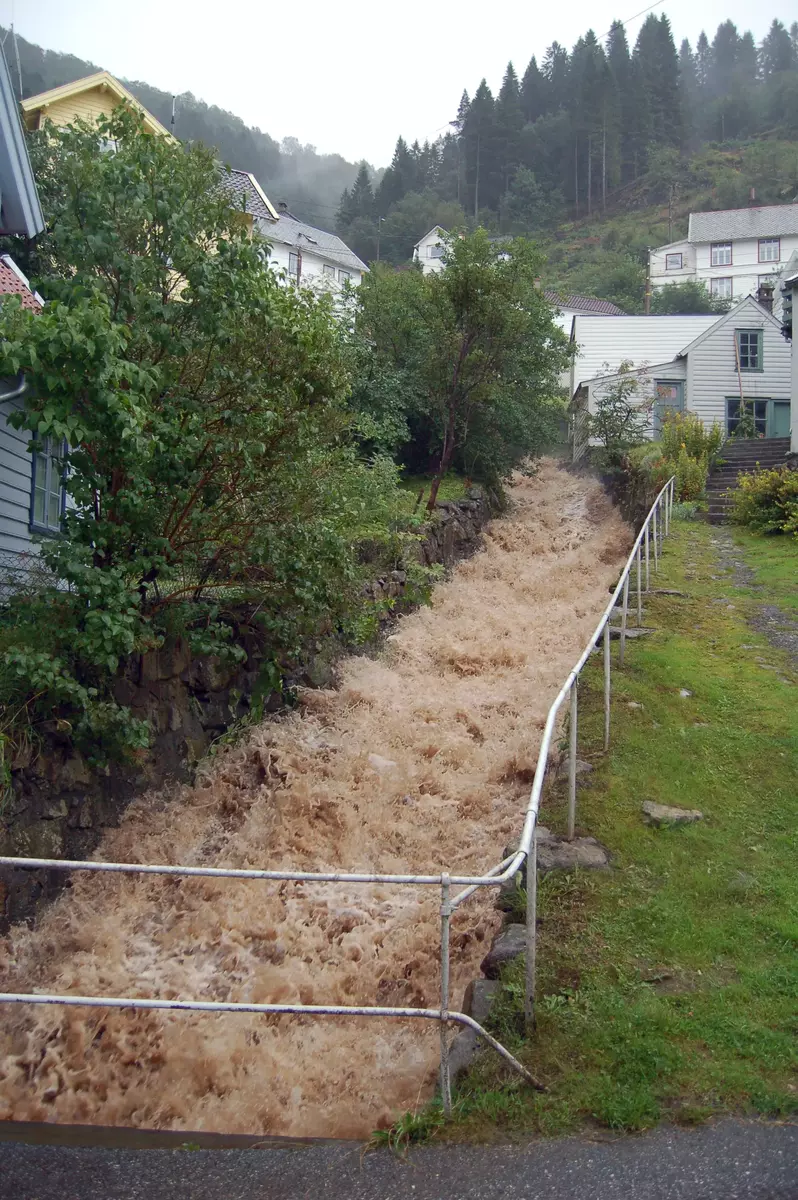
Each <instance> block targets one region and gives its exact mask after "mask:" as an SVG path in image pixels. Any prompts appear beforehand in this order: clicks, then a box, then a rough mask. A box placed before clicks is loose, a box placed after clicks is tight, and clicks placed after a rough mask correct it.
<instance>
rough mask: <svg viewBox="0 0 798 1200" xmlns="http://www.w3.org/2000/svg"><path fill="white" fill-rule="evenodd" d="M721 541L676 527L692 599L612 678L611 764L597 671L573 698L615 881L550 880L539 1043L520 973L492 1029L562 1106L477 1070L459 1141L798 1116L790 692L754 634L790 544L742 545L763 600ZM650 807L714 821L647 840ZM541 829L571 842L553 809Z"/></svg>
mask: <svg viewBox="0 0 798 1200" xmlns="http://www.w3.org/2000/svg"><path fill="white" fill-rule="evenodd" d="M713 536H715V535H714V533H713V531H712V530H711V529H710V528H709V527H707V526H705V525H701V524H693V523H682V522H677V523H676V524H675V533H674V536H673V538H672V539H671V541H670V542H669V543H668V549H667V552H666V555H665V563H664V568H663V571H662V573H661V574H660V576H659V579H658V583H659V584H660V586H671V587H677V588H683V589H684V590H685V591H687V592H688V593H689V598H688V599H679V598H675V597H674V598H671V597H651V599H650V601H649V602H648V604H647V617H646V618H644V620H645V619H647V620H648V622H649V623H650V624H651V625H653V626H654V627H655V628H656V630H657V632H656V633H655V634H654V635H653V636H652V637H650V638H649V639H647V640H646V641H644V642H638V643H634V644H630V646H629V647H628V650H627V653H628V665H627V668H626V669H625V670H624V671H623V673H620V672H616V674H615V685H614V695H613V714H612V716H613V742H612V748H611V753H610V755H609V756H607V757H606V758H605V756H604V755H603V753H602V750H601V722H602V714H601V703H602V699H601V674H600V667H599V665H594V666H593V667H592V668H591V669H590V670H589V671H588V673H587V676H586V677H585V679H584V682H583V685H582V692H581V697H580V705H581V707H582V716H581V720H580V753H581V754H582V755H583V756H584V757H586V758H588V759H590V760H592V762H593V763H594V764H595V771H594V773H593V775H592V776H591V786H590V787H589V788H584V789H582V791H581V794H580V798H579V814H578V822H579V825H580V826H581V832H583V833H591V834H594V835H595V836H597V837H598V838H600V839H601V840H602V841H603V842H605V843H606V845H607V846H608V847H609V848H610V849H611V850H612V853H613V855H614V867H615V869H614V870H613V871H612V872H611V873H608V874H606V875H592V876H591V875H587V874H583V875H581V876H571V877H564V878H563V877H560V878H551V877H550V878H549V879H547V880H546V881H544V883H543V886H542V896H541V910H542V917H543V920H542V926H541V930H540V948H539V956H538V962H539V964H540V974H539V989H538V1015H539V1019H538V1032H537V1036H536V1037H535V1038H534V1040H532V1041H529V1042H526V1043H524V1041H523V1040H522V1039H521V1038H520V1037H519V1036H518V1033H517V1032H516V1030H517V1028H518V1015H519V1011H520V1005H521V995H522V987H521V964H520V963H518V964H516V966H515V967H514V968H513V969H512V970H511V971H510V972H509V974H508V976H507V979H506V984H507V987H506V990H505V992H504V994H503V997H502V1001H501V1004H500V1006H499V1008H498V1011H497V1012H496V1013H495V1016H494V1018H493V1020H494V1028H495V1029H496V1030H497V1031H498V1032H499V1033H500V1034H501V1036H502V1037H503V1039H506V1041H507V1044H508V1045H510V1046H511V1047H512V1048H513V1049H515V1050H516V1051H518V1052H519V1053H520V1055H521V1057H522V1058H523V1059H524V1060H525V1061H527V1062H528V1063H530V1064H531V1065H532V1067H533V1068H534V1072H535V1074H537V1075H538V1076H539V1077H541V1076H542V1077H543V1078H544V1080H546V1082H547V1083H548V1084H549V1085H550V1091H549V1092H548V1094H546V1095H542V1096H538V1095H534V1094H532V1093H531V1092H530V1091H529V1090H528V1089H525V1088H522V1087H520V1086H519V1085H518V1083H516V1082H515V1081H514V1080H511V1079H508V1076H507V1074H506V1072H505V1071H504V1070H503V1069H502V1068H500V1067H499V1066H497V1060H496V1058H495V1057H494V1056H492V1055H489V1054H486V1055H484V1056H482V1058H481V1059H480V1060H479V1062H478V1065H477V1066H476V1067H475V1068H474V1070H473V1071H472V1073H471V1075H470V1077H469V1078H468V1079H467V1081H466V1082H465V1084H464V1085H463V1086H462V1088H461V1091H460V1099H459V1101H458V1105H457V1119H456V1121H455V1124H454V1126H452V1127H449V1134H448V1136H454V1137H458V1138H463V1137H469V1136H491V1135H493V1136H495V1135H497V1134H498V1135H500V1136H501V1135H502V1134H504V1133H506V1132H508V1131H512V1130H517V1131H519V1132H520V1131H524V1132H542V1133H556V1132H561V1131H564V1130H566V1129H569V1128H573V1127H575V1126H577V1125H579V1124H580V1123H582V1122H584V1121H585V1120H590V1119H591V1118H592V1119H594V1120H596V1121H598V1122H599V1123H600V1124H602V1125H606V1126H610V1127H612V1128H617V1129H639V1128H643V1127H645V1126H647V1125H650V1124H653V1123H654V1122H656V1121H657V1120H659V1119H660V1118H662V1117H663V1116H667V1115H670V1116H671V1117H672V1118H673V1119H676V1120H682V1121H689V1120H696V1119H700V1118H702V1117H704V1116H707V1115H710V1114H712V1113H715V1112H721V1111H731V1110H733V1111H739V1112H756V1113H764V1114H771V1115H775V1114H785V1113H788V1112H794V1111H796V1110H798V1070H797V1068H798V1043H796V1024H798V1020H797V1009H796V994H797V993H798V958H797V957H796V949H798V876H796V871H795V863H796V849H798V836H796V829H797V828H798V821H796V818H797V817H798V787H797V786H796V782H795V781H796V778H798V706H796V700H795V697H796V690H795V684H796V683H797V682H798V673H796V668H795V664H792V665H791V664H790V663H789V662H788V660H787V659H786V657H785V655H784V654H783V653H782V652H781V651H776V650H774V649H772V648H771V647H769V646H768V644H767V642H766V641H765V640H764V638H763V637H761V636H760V635H759V634H757V633H755V632H754V631H753V630H752V629H751V627H750V626H749V625H747V623H746V617H747V615H748V614H749V613H750V612H751V611H752V610H753V607H754V606H755V605H757V604H761V603H776V604H779V605H780V606H781V607H782V608H785V609H787V608H791V607H794V606H796V605H798V546H796V544H795V542H790V541H788V540H787V539H786V538H782V539H771V540H767V541H764V540H762V539H756V538H753V537H751V536H749V535H735V538H736V540H737V542H738V544H739V545H740V546H741V547H742V549H743V552H744V555H745V558H746V560H747V561H749V563H750V565H752V566H753V567H755V569H756V570H757V577H756V581H757V583H758V584H759V585H760V587H761V589H762V590H757V591H752V590H751V588H750V587H738V586H736V585H735V583H734V580H733V578H732V577H731V576H730V574H729V573H728V572H723V569H722V567H721V566H719V565H718V563H717V561H716V558H715V547H713V545H712V542H711V539H712V538H713ZM690 564H694V565H692V566H691V565H690ZM758 660H761V661H758ZM768 666H769V667H775V668H776V669H775V670H774V669H770V670H769V669H767V667H768ZM681 689H686V690H688V691H689V692H690V693H692V694H691V695H690V696H686V697H684V696H681V695H680V690H681ZM630 703H631V704H635V705H642V708H639V707H634V708H630V707H629V705H630ZM645 799H653V800H657V801H660V802H662V803H668V804H676V805H680V806H683V807H687V808H693V807H697V808H700V809H702V810H703V812H704V814H705V820H704V821H703V822H701V823H700V824H697V825H694V826H691V827H689V828H681V829H653V828H650V827H648V826H646V825H644V824H643V822H642V820H641V815H640V805H641V802H642V801H643V800H645ZM543 820H544V822H545V823H546V824H547V825H550V826H552V827H553V828H555V829H559V830H562V828H563V825H564V802H563V798H562V796H561V795H554V796H550V797H549V798H548V799H547V801H546V804H545V808H544V814H543Z"/></svg>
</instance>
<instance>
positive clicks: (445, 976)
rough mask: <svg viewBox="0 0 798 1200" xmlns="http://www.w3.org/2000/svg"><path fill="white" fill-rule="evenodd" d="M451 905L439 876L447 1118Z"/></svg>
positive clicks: (444, 878) (446, 1107) (448, 1106)
mask: <svg viewBox="0 0 798 1200" xmlns="http://www.w3.org/2000/svg"><path fill="white" fill-rule="evenodd" d="M451 916H452V905H451V901H450V899H449V876H448V875H446V874H444V875H442V876H441V1072H440V1084H441V1100H442V1101H443V1111H444V1112H445V1113H446V1115H447V1117H448V1116H449V1115H450V1114H451V1111H452V1081H451V1077H450V1075H449V1031H448V1028H447V1026H448V1020H449V923H450V921H451Z"/></svg>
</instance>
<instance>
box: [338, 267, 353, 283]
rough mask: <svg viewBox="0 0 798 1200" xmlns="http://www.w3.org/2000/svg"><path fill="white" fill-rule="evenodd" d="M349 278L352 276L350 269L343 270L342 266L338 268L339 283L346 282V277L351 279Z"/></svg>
mask: <svg viewBox="0 0 798 1200" xmlns="http://www.w3.org/2000/svg"><path fill="white" fill-rule="evenodd" d="M351 278H352V272H351V271H345V270H344V269H343V267H339V268H338V282H339V283H346V281H347V279H351Z"/></svg>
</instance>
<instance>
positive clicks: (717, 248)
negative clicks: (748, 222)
mask: <svg viewBox="0 0 798 1200" xmlns="http://www.w3.org/2000/svg"><path fill="white" fill-rule="evenodd" d="M727 254H728V256H729V257H728V258H727V257H726V255H727ZM733 258H734V254H733V251H732V243H731V242H712V243H711V244H710V247H709V261H710V265H711V266H713V267H731V266H733Z"/></svg>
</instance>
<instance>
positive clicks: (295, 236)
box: [221, 167, 368, 291]
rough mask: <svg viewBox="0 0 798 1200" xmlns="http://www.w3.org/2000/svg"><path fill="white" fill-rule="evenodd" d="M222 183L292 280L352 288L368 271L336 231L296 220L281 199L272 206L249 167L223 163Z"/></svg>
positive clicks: (279, 268) (271, 260) (333, 288)
mask: <svg viewBox="0 0 798 1200" xmlns="http://www.w3.org/2000/svg"><path fill="white" fill-rule="evenodd" d="M221 182H222V188H223V189H224V192H225V193H226V195H227V197H228V199H229V200H230V203H231V205H232V207H233V208H234V209H237V210H238V211H240V212H241V213H243V214H244V215H245V218H246V220H247V224H248V225H249V226H250V228H255V229H257V230H258V232H259V233H261V234H262V235H263V237H264V238H265V239H266V241H267V242H268V243H269V263H270V265H271V266H272V267H273V268H274V269H275V270H277V271H285V273H286V275H287V277H289V278H292V279H293V280H294V281H295V282H296V283H298V284H301V285H302V286H303V287H318V288H321V289H322V290H330V291H338V290H339V289H340V288H341V287H342V286H343V284H344V283H350V284H352V286H357V285H358V284H359V283H360V281H361V279H362V278H363V274H364V272H365V271H368V267H367V266H366V264H365V263H364V262H363V261H362V260H361V259H359V258H358V256H357V255H356V254H355V252H354V251H353V250H350V249H349V247H348V246H347V244H346V242H344V241H342V239H341V238H339V237H338V236H337V235H336V234H334V233H328V232H327V231H326V230H325V229H317V228H316V227H315V225H308V224H307V223H306V222H305V221H299V220H297V218H296V217H295V216H294V214H293V213H291V212H289V210H288V205H287V204H285V203H280V204H278V205H277V207H276V208H275V206H274V205H273V204H272V202H271V200H270V199H269V197H268V196H267V195H266V193H265V192H264V190H263V188H262V187H261V186H260V184H259V183H258V181H257V179H256V178H255V176H254V175H253V174H252V173H251V172H250V171H239V170H232V169H231V168H229V167H225V168H224V169H223V171H222V174H221Z"/></svg>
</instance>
